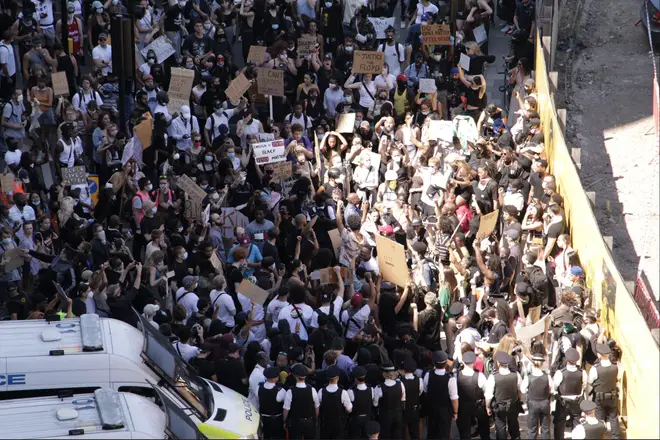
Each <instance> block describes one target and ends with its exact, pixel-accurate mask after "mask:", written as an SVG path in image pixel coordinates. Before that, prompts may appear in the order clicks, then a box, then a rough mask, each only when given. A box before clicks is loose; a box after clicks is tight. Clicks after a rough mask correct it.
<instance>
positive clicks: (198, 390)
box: [141, 317, 213, 421]
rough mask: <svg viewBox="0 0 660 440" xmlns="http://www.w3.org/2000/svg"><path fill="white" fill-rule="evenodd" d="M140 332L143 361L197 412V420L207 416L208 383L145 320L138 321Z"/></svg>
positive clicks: (209, 403) (210, 402) (210, 399)
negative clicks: (142, 342)
mask: <svg viewBox="0 0 660 440" xmlns="http://www.w3.org/2000/svg"><path fill="white" fill-rule="evenodd" d="M141 318H142V317H141ZM142 319H143V318H142ZM145 324H146V325H145ZM142 333H143V335H144V347H143V349H142V358H143V359H144V360H145V362H146V363H147V365H149V367H150V368H151V369H152V370H154V371H155V372H156V374H158V375H159V376H160V377H161V378H162V379H163V380H165V381H166V382H167V384H168V385H169V388H171V389H172V391H174V392H175V393H176V394H177V395H178V396H179V397H180V398H182V399H183V400H184V401H185V402H186V403H187V404H188V405H189V406H190V408H191V409H193V410H194V411H195V412H196V413H197V416H198V417H199V418H200V420H203V421H206V420H208V419H209V418H210V416H211V414H213V391H212V390H211V387H210V386H209V384H208V383H207V382H206V381H205V380H203V379H202V378H200V377H199V375H198V374H197V373H196V372H195V370H193V369H192V367H190V365H188V363H187V362H186V361H184V360H183V358H182V357H181V356H180V355H179V354H178V353H177V352H176V350H174V348H173V347H172V344H170V342H169V341H168V340H167V338H165V337H164V336H163V335H161V334H160V332H158V330H156V329H155V328H154V327H153V326H152V325H151V324H150V323H149V322H148V321H146V320H145V321H142Z"/></svg>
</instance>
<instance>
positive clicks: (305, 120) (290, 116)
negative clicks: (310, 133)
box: [289, 113, 308, 134]
mask: <svg viewBox="0 0 660 440" xmlns="http://www.w3.org/2000/svg"><path fill="white" fill-rule="evenodd" d="M307 119H308V118H307V114H305V113H303V121H304V123H305V126H304V127H303V128H304V130H305V134H307ZM291 121H293V113H289V125H291Z"/></svg>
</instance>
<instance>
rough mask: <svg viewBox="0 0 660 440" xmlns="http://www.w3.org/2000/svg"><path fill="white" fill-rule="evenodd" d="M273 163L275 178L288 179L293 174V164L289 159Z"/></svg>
mask: <svg viewBox="0 0 660 440" xmlns="http://www.w3.org/2000/svg"><path fill="white" fill-rule="evenodd" d="M272 165H273V170H274V172H273V179H275V180H280V181H281V180H286V179H289V178H290V177H291V176H292V175H293V164H292V163H291V162H289V161H288V160H285V161H284V162H279V163H274V164H272Z"/></svg>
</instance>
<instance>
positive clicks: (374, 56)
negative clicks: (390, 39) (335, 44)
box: [353, 50, 385, 75]
mask: <svg viewBox="0 0 660 440" xmlns="http://www.w3.org/2000/svg"><path fill="white" fill-rule="evenodd" d="M383 63H385V54H384V53H383V52H374V51H370V50H356V51H355V53H354V54H353V72H355V73H372V74H374V75H380V74H381V73H383Z"/></svg>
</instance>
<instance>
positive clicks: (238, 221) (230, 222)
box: [220, 208, 250, 239]
mask: <svg viewBox="0 0 660 440" xmlns="http://www.w3.org/2000/svg"><path fill="white" fill-rule="evenodd" d="M220 221H221V222H222V224H223V225H222V233H223V235H224V236H225V237H227V238H230V239H232V238H234V237H235V233H234V232H235V229H236V228H237V227H241V228H245V227H246V226H247V225H248V224H249V223H250V221H249V220H248V218H247V217H246V216H245V214H243V213H242V212H240V211H238V210H237V209H236V208H220Z"/></svg>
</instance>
